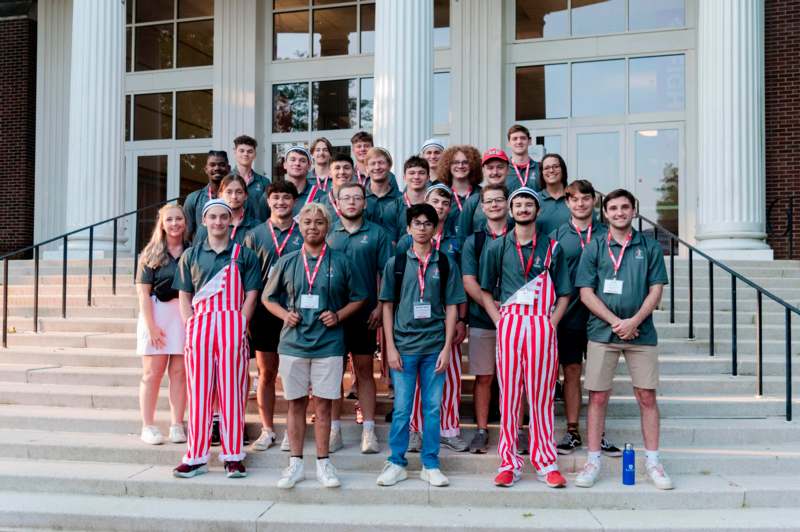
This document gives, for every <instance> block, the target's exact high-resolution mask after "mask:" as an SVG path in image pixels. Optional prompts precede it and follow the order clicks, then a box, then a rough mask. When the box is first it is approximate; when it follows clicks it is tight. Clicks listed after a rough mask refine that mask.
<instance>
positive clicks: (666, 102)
mask: <svg viewBox="0 0 800 532" xmlns="http://www.w3.org/2000/svg"><path fill="white" fill-rule="evenodd" d="M628 71H629V75H630V98H631V113H655V112H660V111H683V108H684V94H685V91H684V85H685V83H684V57H683V55H667V56H661V57H637V58H635V59H631V60H630V64H629V65H628Z"/></svg>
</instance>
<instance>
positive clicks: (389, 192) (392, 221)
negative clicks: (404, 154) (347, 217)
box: [364, 148, 402, 243]
mask: <svg viewBox="0 0 800 532" xmlns="http://www.w3.org/2000/svg"><path fill="white" fill-rule="evenodd" d="M392 164H393V163H392V156H391V154H389V152H388V151H386V150H384V149H383V148H370V149H369V152H367V170H368V171H369V179H368V180H367V182H366V184H365V185H364V186H365V188H366V191H367V219H368V220H370V221H372V222H375V223H377V224H378V225H380V226H381V227H383V228H384V229H385V230H386V232H387V233H388V234H389V237H390V238H391V239H392V242H393V243H396V242H397V239H398V238H399V237H400V227H401V224H402V222H401V221H400V209H399V207H398V205H397V201H396V200H397V198H399V197H401V196H402V194H400V191H399V190H398V189H397V187H396V186H394V187H392V183H391V181H390V180H389V170H390V169H391V168H392Z"/></svg>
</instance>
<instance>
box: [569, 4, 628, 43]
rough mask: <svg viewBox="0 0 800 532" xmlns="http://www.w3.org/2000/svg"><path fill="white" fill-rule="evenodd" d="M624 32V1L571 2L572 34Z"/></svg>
mask: <svg viewBox="0 0 800 532" xmlns="http://www.w3.org/2000/svg"><path fill="white" fill-rule="evenodd" d="M623 31H625V0H572V34H573V35H600V34H603V33H619V32H623Z"/></svg>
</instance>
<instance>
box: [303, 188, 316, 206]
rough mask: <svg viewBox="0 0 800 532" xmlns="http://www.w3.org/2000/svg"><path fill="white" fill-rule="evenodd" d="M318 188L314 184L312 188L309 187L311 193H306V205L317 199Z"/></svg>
mask: <svg viewBox="0 0 800 532" xmlns="http://www.w3.org/2000/svg"><path fill="white" fill-rule="evenodd" d="M318 190H319V187H318V186H317V184H316V183H315V184H314V186H313V187H311V191H310V192H309V193H308V198H306V203H305V204H306V205H308V204H309V203H311V202H313V201H314V198H315V197H317V191H318Z"/></svg>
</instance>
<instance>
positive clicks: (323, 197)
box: [316, 186, 339, 233]
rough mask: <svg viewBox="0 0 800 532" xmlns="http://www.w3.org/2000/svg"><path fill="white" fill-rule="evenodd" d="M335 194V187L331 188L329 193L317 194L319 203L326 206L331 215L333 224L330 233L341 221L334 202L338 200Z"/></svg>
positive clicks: (321, 191) (322, 191)
mask: <svg viewBox="0 0 800 532" xmlns="http://www.w3.org/2000/svg"><path fill="white" fill-rule="evenodd" d="M334 194H335V193H334V192H333V187H332V186H331V188H330V190H329V191H328V192H325V191H324V190H320V191H319V192H317V195H316V201H317V203H320V204H322V205H324V206H325V208H326V209H328V214H330V215H331V222H332V223H331V227H330V229H329V230H328V233H330V232H331V231H333V227H334V225H336V223H337V222H338V221H339V214H338V213H337V212H336V207H334V206H333V200H334V199H335V198H336V196H335V195H334Z"/></svg>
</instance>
